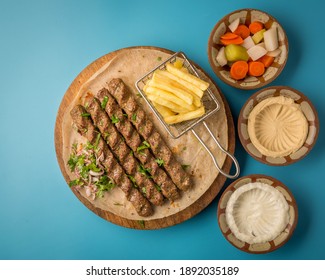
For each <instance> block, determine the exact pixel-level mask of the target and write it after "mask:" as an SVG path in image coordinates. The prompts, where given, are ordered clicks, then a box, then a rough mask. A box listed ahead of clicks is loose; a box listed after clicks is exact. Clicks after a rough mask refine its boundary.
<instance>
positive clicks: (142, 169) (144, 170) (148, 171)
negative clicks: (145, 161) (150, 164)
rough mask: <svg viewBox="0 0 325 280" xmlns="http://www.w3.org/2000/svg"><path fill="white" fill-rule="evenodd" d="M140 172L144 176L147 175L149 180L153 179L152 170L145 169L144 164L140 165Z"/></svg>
mask: <svg viewBox="0 0 325 280" xmlns="http://www.w3.org/2000/svg"><path fill="white" fill-rule="evenodd" d="M138 171H139V172H140V173H141V174H142V175H145V176H146V177H147V178H152V176H151V174H150V172H151V169H150V168H145V167H144V166H143V165H142V164H140V165H139V169H138Z"/></svg>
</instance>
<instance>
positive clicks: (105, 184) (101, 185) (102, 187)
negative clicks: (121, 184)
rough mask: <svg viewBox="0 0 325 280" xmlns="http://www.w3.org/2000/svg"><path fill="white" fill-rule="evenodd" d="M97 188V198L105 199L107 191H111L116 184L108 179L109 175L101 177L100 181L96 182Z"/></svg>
mask: <svg viewBox="0 0 325 280" xmlns="http://www.w3.org/2000/svg"><path fill="white" fill-rule="evenodd" d="M95 186H96V187H97V192H96V197H103V196H104V192H105V191H110V190H111V189H113V188H114V187H115V184H114V183H113V182H112V181H111V179H109V178H108V177H107V175H104V176H101V177H100V179H99V180H98V181H97V182H95Z"/></svg>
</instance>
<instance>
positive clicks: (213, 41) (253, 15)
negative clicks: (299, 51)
mask: <svg viewBox="0 0 325 280" xmlns="http://www.w3.org/2000/svg"><path fill="white" fill-rule="evenodd" d="M238 17H239V18H240V23H241V24H246V25H249V24H250V23H251V22H253V21H260V22H262V23H264V25H265V27H266V29H269V28H270V27H271V26H276V27H277V30H278V38H279V48H280V49H281V50H282V52H281V54H280V55H279V56H278V57H276V59H275V60H274V62H273V64H272V65H271V66H270V67H268V68H267V69H266V71H265V73H264V74H263V76H260V77H252V76H246V78H245V79H242V80H238V81H237V80H234V79H233V78H231V77H230V68H229V66H227V65H226V66H223V67H222V66H220V65H219V63H218V62H217V60H216V57H217V54H218V51H219V50H220V48H221V47H222V46H223V45H222V44H221V43H220V37H221V36H222V35H223V34H224V33H226V32H228V31H230V30H229V29H228V26H229V24H230V23H231V22H232V21H233V20H234V19H236V18H238ZM288 52H289V45H288V39H287V36H286V34H285V31H284V29H283V28H282V27H281V25H280V24H279V22H278V21H277V20H276V19H275V18H274V17H272V16H271V15H269V14H267V13H266V12H263V11H260V10H256V9H242V10H237V11H234V12H232V13H230V14H228V15H226V16H225V17H223V18H222V19H221V20H220V21H219V22H218V23H217V24H216V25H215V26H214V28H213V30H212V32H211V34H210V37H209V42H208V57H209V62H210V65H211V67H212V69H213V71H214V73H215V74H216V75H217V76H218V77H219V78H220V79H221V80H222V81H223V82H225V83H226V84H228V85H230V86H233V87H235V88H239V89H245V90H248V89H257V88H261V87H263V86H265V85H267V84H269V83H271V82H272V81H273V80H274V79H275V78H276V77H277V76H279V74H280V73H281V71H282V70H283V68H284V66H285V64H286V62H287V58H288Z"/></svg>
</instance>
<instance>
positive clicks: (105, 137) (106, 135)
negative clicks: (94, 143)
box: [103, 132, 109, 140]
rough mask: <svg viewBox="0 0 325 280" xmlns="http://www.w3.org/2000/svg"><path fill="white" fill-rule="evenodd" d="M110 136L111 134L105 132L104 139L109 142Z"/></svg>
mask: <svg viewBox="0 0 325 280" xmlns="http://www.w3.org/2000/svg"><path fill="white" fill-rule="evenodd" d="M108 136H109V133H108V132H104V135H103V137H104V139H105V140H107V138H108Z"/></svg>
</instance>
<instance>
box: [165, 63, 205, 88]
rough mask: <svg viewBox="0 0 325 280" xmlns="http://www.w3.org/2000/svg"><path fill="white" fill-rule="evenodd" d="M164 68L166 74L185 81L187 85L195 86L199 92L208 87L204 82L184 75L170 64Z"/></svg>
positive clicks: (188, 74) (187, 74)
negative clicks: (168, 73)
mask: <svg viewBox="0 0 325 280" xmlns="http://www.w3.org/2000/svg"><path fill="white" fill-rule="evenodd" d="M166 67H167V71H168V72H170V73H172V74H174V75H175V76H177V77H179V78H181V79H183V80H185V81H188V82H189V83H192V84H193V85H195V86H197V87H198V88H200V89H201V90H206V89H207V88H208V87H209V83H207V82H206V81H203V80H201V79H199V78H198V77H196V76H194V75H192V74H190V73H185V72H183V71H181V70H180V69H178V68H176V67H175V66H174V65H172V64H170V63H168V64H167V65H166Z"/></svg>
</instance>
